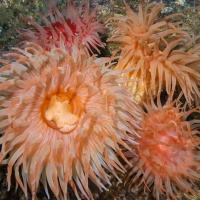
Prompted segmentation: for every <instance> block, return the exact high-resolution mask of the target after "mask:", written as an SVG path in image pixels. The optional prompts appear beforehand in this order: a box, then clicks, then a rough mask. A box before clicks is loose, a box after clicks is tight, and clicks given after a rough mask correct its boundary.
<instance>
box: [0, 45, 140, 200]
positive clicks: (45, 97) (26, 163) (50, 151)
mask: <svg viewBox="0 0 200 200" xmlns="http://www.w3.org/2000/svg"><path fill="white" fill-rule="evenodd" d="M29 45H30V46H28V47H27V48H25V50H21V49H16V50H17V52H16V53H9V54H8V56H9V57H10V58H11V57H14V59H15V61H13V62H11V63H8V61H6V60H1V62H4V63H5V66H3V67H2V68H0V73H1V76H0V82H1V83H0V91H1V96H0V134H1V135H2V137H1V138H0V144H2V149H1V153H0V161H1V163H3V164H7V165H8V174H7V181H8V189H10V186H11V174H12V170H14V173H15V178H16V180H17V183H18V184H19V185H20V187H21V188H22V190H23V191H24V193H25V195H26V197H27V195H28V192H27V190H28V189H27V188H28V187H29V189H30V191H31V193H32V198H33V199H35V197H36V192H37V189H38V185H39V181H41V182H42V184H43V186H44V189H45V191H46V193H47V195H48V196H49V194H48V189H47V188H48V187H49V188H50V189H51V190H52V192H53V193H54V195H55V197H56V198H57V199H66V198H67V197H66V196H67V190H68V189H67V186H68V184H69V185H70V186H71V187H72V188H73V190H74V192H75V194H76V196H77V197H78V198H79V192H78V190H77V188H79V190H80V191H81V192H82V193H83V194H84V195H85V196H86V198H87V199H93V197H92V193H91V191H90V189H89V188H88V179H91V180H92V182H93V183H94V184H96V185H97V186H98V187H99V188H100V189H102V188H103V189H106V187H105V186H104V184H105V183H106V184H108V185H110V184H111V183H110V181H109V176H108V174H107V172H109V173H112V174H114V176H115V177H117V178H118V176H117V174H116V171H115V170H116V169H117V170H119V171H121V172H124V171H125V169H124V167H123V166H122V164H121V163H120V162H119V160H118V158H117V155H119V156H121V157H122V159H124V160H125V161H127V160H126V158H125V157H124V155H123V154H122V152H121V147H120V146H123V147H125V148H128V149H129V147H128V146H127V144H126V143H125V140H127V141H129V142H133V143H134V141H132V140H131V139H130V137H129V136H128V135H127V132H129V133H130V135H133V134H134V129H135V126H137V121H138V120H139V118H140V116H139V107H138V106H137V104H136V103H135V102H134V101H133V100H132V97H131V93H129V92H127V91H126V90H125V89H124V87H125V86H123V82H124V80H123V79H121V78H119V77H120V76H118V74H119V72H116V71H112V70H109V69H108V68H109V66H110V65H111V63H108V65H106V66H104V67H103V69H102V70H100V67H102V64H103V63H105V62H107V61H109V62H110V59H108V60H107V59H105V60H102V59H101V60H100V61H99V60H98V59H95V57H90V58H88V56H87V55H86V54H85V53H83V52H82V51H81V50H79V51H77V54H76V55H74V56H73V57H72V56H70V55H69V53H68V52H67V51H66V50H65V49H60V48H56V49H54V48H52V49H51V50H50V51H45V50H43V49H42V48H41V47H39V46H38V45H36V44H33V43H31V44H29ZM12 60H13V59H12ZM6 63H7V64H6ZM99 63H101V65H100V64H99ZM119 84H122V85H121V86H119ZM127 162H128V161H127ZM118 179H119V178H118Z"/></svg>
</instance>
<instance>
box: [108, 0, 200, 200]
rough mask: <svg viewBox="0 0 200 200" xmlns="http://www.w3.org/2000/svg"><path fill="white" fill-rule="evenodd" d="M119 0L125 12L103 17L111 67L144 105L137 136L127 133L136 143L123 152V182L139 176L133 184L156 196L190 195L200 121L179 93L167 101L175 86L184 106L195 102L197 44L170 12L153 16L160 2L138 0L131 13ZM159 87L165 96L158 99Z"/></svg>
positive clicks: (198, 96)
mask: <svg viewBox="0 0 200 200" xmlns="http://www.w3.org/2000/svg"><path fill="white" fill-rule="evenodd" d="M124 3H125V8H126V14H127V15H125V16H117V17H113V18H111V19H110V21H109V24H108V26H110V25H112V26H113V27H114V28H113V31H112V33H111V35H112V37H111V38H110V39H109V41H114V42H118V43H120V45H117V48H116V50H118V51H119V50H120V52H119V54H120V56H119V60H118V63H117V65H116V66H115V69H117V70H119V69H127V70H129V73H125V74H123V73H122V76H123V77H125V78H127V79H128V80H131V79H132V80H135V81H130V82H127V85H128V86H129V87H130V90H131V92H132V93H133V94H134V96H135V97H136V99H137V101H138V102H140V103H141V105H144V110H145V111H144V112H143V113H141V115H142V120H141V121H140V125H139V128H138V130H136V132H137V133H138V135H139V136H140V138H135V137H134V138H133V139H134V140H135V141H136V142H137V145H135V144H134V145H131V144H130V146H132V151H128V152H126V153H125V155H126V156H127V157H130V158H131V160H130V162H131V164H132V166H131V167H130V166H128V169H129V170H130V173H129V175H128V178H127V180H126V183H127V184H129V185H130V187H131V186H132V185H133V184H134V183H136V182H138V179H140V181H139V184H138V185H137V186H140V185H142V184H144V186H145V187H146V188H148V189H149V190H151V187H153V195H154V196H155V198H156V199H159V198H160V196H161V194H164V195H166V196H167V198H168V199H171V198H172V199H177V196H178V194H179V192H181V191H184V192H185V193H190V194H193V195H195V194H197V191H196V188H195V184H194V183H195V181H199V180H200V173H199V165H200V163H199V160H200V154H199V150H197V147H198V145H199V144H200V139H199V131H198V128H199V127H200V120H191V121H187V119H186V118H187V116H188V115H189V114H193V113H195V112H196V113H199V112H200V111H199V109H198V108H196V109H191V110H190V109H189V110H188V111H187V110H185V108H186V106H182V107H181V105H180V104H179V103H178V101H179V98H177V99H176V100H175V101H173V100H172V96H173V95H174V93H175V90H176V88H177V86H178V87H179V88H180V90H181V94H183V96H184V98H185V101H186V102H187V103H188V105H189V106H190V105H192V104H194V105H199V100H200V92H199V88H198V87H199V85H200V74H199V71H200V56H199V55H200V53H199V44H197V45H195V42H196V40H197V39H196V38H194V39H193V38H191V37H190V35H189V34H188V33H187V32H186V31H185V30H184V28H183V27H181V23H179V22H176V21H173V19H172V18H174V16H175V15H176V14H173V15H169V16H167V17H165V18H159V17H158V15H159V13H160V11H161V10H162V6H161V5H160V4H157V3H151V4H149V5H147V6H146V7H145V8H143V6H142V4H140V5H139V12H138V13H135V12H133V11H132V10H131V8H130V7H129V6H128V5H127V4H126V2H124ZM163 90H164V91H166V94H168V95H169V97H168V100H167V102H166V103H163V104H161V101H162V99H161V98H160V95H161V92H162V91H163ZM155 97H156V98H157V104H155V103H154V100H153V99H154V98H155ZM148 98H150V99H151V101H150V102H148V100H147V99H148ZM185 105H186V104H185Z"/></svg>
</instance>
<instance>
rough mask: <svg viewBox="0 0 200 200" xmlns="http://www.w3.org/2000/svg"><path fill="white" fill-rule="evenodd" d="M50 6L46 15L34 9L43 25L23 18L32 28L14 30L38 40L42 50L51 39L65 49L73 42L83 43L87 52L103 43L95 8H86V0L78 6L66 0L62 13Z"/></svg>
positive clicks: (87, 4) (57, 45)
mask: <svg viewBox="0 0 200 200" xmlns="http://www.w3.org/2000/svg"><path fill="white" fill-rule="evenodd" d="M52 4H53V3H52ZM51 7H52V8H51ZM51 7H50V8H49V12H48V14H49V16H50V17H49V19H48V18H47V17H45V16H44V15H42V14H41V13H38V15H39V16H40V18H41V19H43V20H44V22H45V23H46V25H45V26H42V25H39V24H38V23H37V22H36V21H34V20H33V19H31V18H26V19H25V20H26V21H27V22H29V23H30V24H31V25H33V26H34V29H25V30H19V31H18V32H19V33H20V34H21V35H23V36H25V38H26V41H29V42H34V43H36V44H39V45H40V46H42V47H43V48H45V49H46V50H49V49H50V48H51V45H52V43H53V44H54V45H55V46H56V47H60V45H61V44H60V43H62V45H64V46H65V48H66V49H67V50H68V51H69V52H71V51H72V49H73V46H74V44H76V45H79V47H81V46H83V47H85V48H86V49H87V50H89V51H90V53H92V52H93V51H94V49H95V50H96V51H97V52H99V49H98V48H99V47H103V43H102V42H101V39H100V37H99V34H98V33H102V32H104V26H103V24H101V23H100V22H99V21H98V20H97V17H96V16H97V10H96V9H93V10H92V11H90V7H89V1H82V2H81V4H80V5H79V7H78V8H76V5H75V4H73V3H71V1H68V3H67V8H66V10H65V11H63V12H62V13H61V12H60V11H59V10H58V9H57V7H56V6H55V3H54V4H53V5H52V6H51ZM60 40H61V41H60Z"/></svg>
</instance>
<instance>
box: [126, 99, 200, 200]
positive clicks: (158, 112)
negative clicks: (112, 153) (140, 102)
mask: <svg viewBox="0 0 200 200" xmlns="http://www.w3.org/2000/svg"><path fill="white" fill-rule="evenodd" d="M145 108H146V112H144V113H143V119H142V121H141V123H140V127H141V129H140V130H138V133H139V134H140V136H141V138H138V139H136V142H138V144H139V145H137V146H134V145H133V151H132V152H126V156H127V157H130V162H131V164H132V165H133V167H128V168H129V169H130V172H129V175H128V177H127V180H126V182H128V183H129V184H130V187H131V186H132V185H133V184H134V183H135V182H138V186H140V185H142V184H144V186H145V187H146V188H147V189H148V190H151V188H153V195H154V196H155V197H156V199H157V200H158V199H160V196H161V194H162V195H166V197H167V199H177V198H178V197H177V196H178V194H179V193H188V194H189V193H190V194H193V195H195V194H197V191H196V190H197V188H196V186H195V181H199V180H200V173H199V166H200V153H199V151H198V149H197V147H198V145H199V144H200V139H199V136H197V135H198V134H199V133H200V132H199V131H198V130H197V128H199V127H200V120H195V119H194V120H190V121H187V120H186V118H187V117H188V116H189V115H190V114H191V113H195V112H199V110H198V109H191V110H188V111H186V110H185V108H184V106H181V104H180V103H178V100H175V101H173V100H172V99H171V97H170V96H169V97H168V100H167V102H166V104H165V105H164V106H162V105H161V102H160V98H158V99H157V105H156V104H155V103H154V101H153V100H152V101H151V103H150V102H148V103H147V104H145Z"/></svg>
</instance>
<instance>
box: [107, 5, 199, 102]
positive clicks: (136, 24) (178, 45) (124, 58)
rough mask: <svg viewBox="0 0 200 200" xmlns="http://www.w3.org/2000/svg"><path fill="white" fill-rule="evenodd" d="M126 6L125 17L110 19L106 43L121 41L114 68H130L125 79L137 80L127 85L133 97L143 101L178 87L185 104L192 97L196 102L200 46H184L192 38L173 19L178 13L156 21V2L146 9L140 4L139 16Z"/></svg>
mask: <svg viewBox="0 0 200 200" xmlns="http://www.w3.org/2000/svg"><path fill="white" fill-rule="evenodd" d="M125 6H126V14H127V15H125V16H119V17H113V18H111V20H110V23H111V25H112V26H114V30H113V32H112V37H111V38H110V39H109V41H117V42H120V45H119V47H118V46H117V48H119V49H120V51H121V52H120V59H119V62H118V64H117V66H116V69H132V70H131V71H130V73H126V74H125V77H126V78H132V79H136V80H138V81H137V82H129V83H128V85H131V86H132V92H133V94H134V95H138V96H139V98H138V99H142V100H143V99H145V97H146V96H148V95H150V96H151V95H155V96H156V95H157V93H160V92H161V91H162V90H163V89H164V90H166V91H167V93H168V94H170V93H171V92H174V91H175V88H176V86H177V85H179V86H180V88H181V89H182V91H183V93H184V96H185V98H186V100H187V102H188V103H190V104H191V103H192V101H193V100H194V96H197V97H198V99H199V98H200V92H199V89H198V86H199V85H200V74H199V72H197V71H196V70H197V69H198V68H199V62H200V56H199V54H198V53H196V52H195V51H197V50H198V49H199V45H196V46H195V47H194V49H195V50H194V49H193V50H192V49H190V50H189V48H191V46H190V47H189V48H187V47H186V46H188V45H187V44H188V43H190V45H191V44H192V42H194V39H191V37H190V35H189V34H188V33H187V32H186V31H185V30H184V29H183V28H182V26H181V25H180V24H181V23H180V22H179V21H175V22H174V21H173V20H172V18H173V17H174V16H176V15H177V14H173V15H169V16H167V17H165V18H159V17H158V15H159V13H160V12H161V10H162V5H160V4H157V3H151V4H149V5H147V6H146V7H145V8H143V7H142V4H140V6H139V12H138V13H135V12H133V11H132V10H131V8H130V7H129V6H128V5H127V4H126V3H125ZM117 48H116V49H117Z"/></svg>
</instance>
